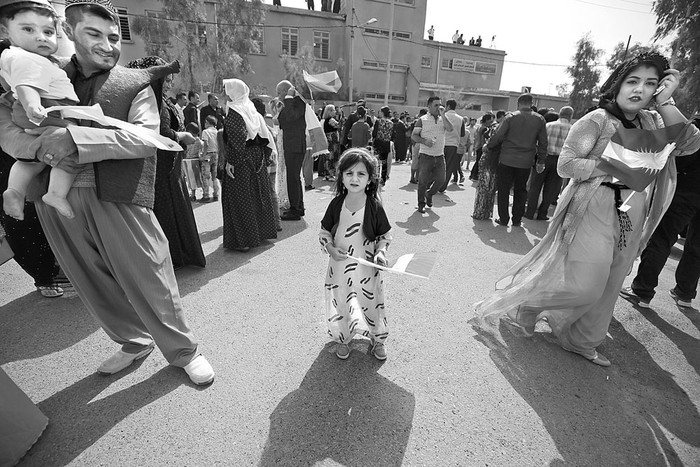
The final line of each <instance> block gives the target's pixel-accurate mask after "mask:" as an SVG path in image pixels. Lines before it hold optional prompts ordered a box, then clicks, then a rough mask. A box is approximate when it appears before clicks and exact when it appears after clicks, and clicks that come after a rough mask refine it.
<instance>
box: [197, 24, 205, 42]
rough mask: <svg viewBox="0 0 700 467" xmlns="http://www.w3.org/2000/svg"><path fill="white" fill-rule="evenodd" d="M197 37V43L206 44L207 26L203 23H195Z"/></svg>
mask: <svg viewBox="0 0 700 467" xmlns="http://www.w3.org/2000/svg"><path fill="white" fill-rule="evenodd" d="M197 37H199V45H200V46H205V45H207V27H206V26H205V25H203V24H197Z"/></svg>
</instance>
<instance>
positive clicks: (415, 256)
mask: <svg viewBox="0 0 700 467" xmlns="http://www.w3.org/2000/svg"><path fill="white" fill-rule="evenodd" d="M350 258H352V259H353V260H355V261H357V262H359V263H360V264H364V265H365V266H372V267H375V268H377V269H381V270H383V271H387V272H393V273H396V274H404V275H407V276H414V277H420V278H422V279H428V277H429V276H430V271H432V270H433V266H435V260H436V259H437V253H436V252H434V251H430V252H427V253H409V254H407V255H403V256H400V257H399V259H397V260H396V263H394V265H393V266H392V267H390V268H388V267H384V266H380V265H378V264H376V263H373V262H371V261H367V260H365V259H362V258H356V257H354V256H350Z"/></svg>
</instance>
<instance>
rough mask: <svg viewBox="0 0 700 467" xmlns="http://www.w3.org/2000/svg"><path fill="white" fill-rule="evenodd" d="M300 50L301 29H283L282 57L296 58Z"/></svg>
mask: <svg viewBox="0 0 700 467" xmlns="http://www.w3.org/2000/svg"><path fill="white" fill-rule="evenodd" d="M298 49H299V29H298V28H285V27H283V28H282V55H292V56H296V54H297V52H298Z"/></svg>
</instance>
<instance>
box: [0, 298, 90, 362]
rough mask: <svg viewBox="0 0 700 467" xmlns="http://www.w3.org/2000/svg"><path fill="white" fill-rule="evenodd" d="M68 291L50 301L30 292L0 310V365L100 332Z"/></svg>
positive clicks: (62, 347) (50, 352)
mask: <svg viewBox="0 0 700 467" xmlns="http://www.w3.org/2000/svg"><path fill="white" fill-rule="evenodd" d="M69 290H70V291H68V290H67V291H66V294H65V295H64V296H63V297H60V298H51V299H47V298H42V297H41V296H40V295H39V294H38V293H36V292H32V293H29V294H27V295H25V296H23V297H20V298H18V299H16V300H13V301H11V302H10V303H8V304H6V305H3V306H1V307H0V329H2V339H0V365H1V364H5V363H8V362H14V361H17V360H26V359H32V358H39V357H43V356H45V355H50V354H52V353H54V352H58V351H61V350H65V349H67V348H68V347H70V346H72V345H75V344H76V343H78V342H80V341H82V340H83V339H85V338H86V337H87V336H89V335H90V334H92V333H93V332H95V331H97V330H98V329H100V327H99V326H98V325H97V323H96V322H95V320H94V319H93V318H92V316H90V314H89V313H88V311H87V309H86V308H85V306H84V305H83V303H82V302H81V301H80V298H78V295H77V294H76V293H75V292H74V291H72V289H69Z"/></svg>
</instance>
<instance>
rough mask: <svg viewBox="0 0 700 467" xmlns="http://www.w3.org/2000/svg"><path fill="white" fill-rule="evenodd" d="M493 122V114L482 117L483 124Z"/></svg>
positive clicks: (489, 113) (488, 113)
mask: <svg viewBox="0 0 700 467" xmlns="http://www.w3.org/2000/svg"><path fill="white" fill-rule="evenodd" d="M491 120H493V114H492V113H491V112H487V113H485V114H484V115H483V116H482V117H481V123H486V122H489V121H491Z"/></svg>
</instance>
